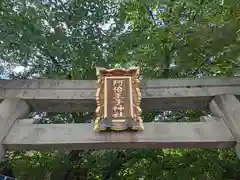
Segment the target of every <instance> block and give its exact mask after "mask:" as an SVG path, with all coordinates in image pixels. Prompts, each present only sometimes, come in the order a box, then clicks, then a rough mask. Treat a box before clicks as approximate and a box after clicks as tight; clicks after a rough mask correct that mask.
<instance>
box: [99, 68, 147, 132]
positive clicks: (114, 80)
mask: <svg viewBox="0 0 240 180" xmlns="http://www.w3.org/2000/svg"><path fill="white" fill-rule="evenodd" d="M97 75H98V80H97V85H98V87H97V93H96V97H97V98H96V100H97V109H96V116H97V118H96V120H95V127H94V129H95V130H100V131H105V130H108V129H111V130H115V131H121V130H126V129H131V130H143V124H142V119H141V116H140V114H141V108H140V103H141V93H140V90H139V82H140V81H139V79H138V76H139V73H138V69H110V70H108V69H97Z"/></svg>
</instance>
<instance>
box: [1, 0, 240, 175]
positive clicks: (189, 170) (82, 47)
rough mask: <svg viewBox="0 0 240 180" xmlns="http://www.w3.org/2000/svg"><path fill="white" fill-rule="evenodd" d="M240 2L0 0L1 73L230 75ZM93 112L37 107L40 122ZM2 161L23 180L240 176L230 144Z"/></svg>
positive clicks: (148, 117) (181, 117) (32, 155)
mask: <svg viewBox="0 0 240 180" xmlns="http://www.w3.org/2000/svg"><path fill="white" fill-rule="evenodd" d="M239 6H240V4H239V2H238V1H236V0H227V1H226V0H211V1H210V0H158V1H157V0H152V1H146V0H128V1H127V0H125V1H111V0H101V1H98V0H91V1H88V0H86V1H82V0H68V1H65V0H2V1H1V2H0V25H1V29H0V52H1V53H0V59H1V65H0V69H3V68H5V69H6V68H7V67H8V66H9V67H14V66H23V67H25V70H24V71H23V72H20V73H14V72H12V73H10V74H9V78H18V79H28V78H53V79H95V78H96V77H95V67H96V66H103V67H132V66H137V67H139V68H140V72H141V75H142V78H145V79H155V78H175V77H193V78H199V77H202V76H235V75H238V73H239V60H240V59H239V53H240V46H239V45H240V44H239V42H240V39H239V38H240V22H239V20H240V11H239ZM6 66H7V67H6ZM10 69H11V68H10ZM0 74H1V73H0ZM206 113H208V112H203V111H179V112H174V111H161V110H159V111H158V112H144V113H143V117H144V121H152V120H155V119H157V121H196V120H197V119H198V117H199V116H201V115H203V114H206ZM93 115H94V114H93V113H57V114H56V113H47V114H46V113H43V120H42V122H41V123H72V122H75V123H87V122H88V121H89V120H92V119H93ZM6 162H10V163H11V165H12V168H13V170H14V174H15V176H16V177H17V178H18V179H23V180H33V179H36V180H37V179H39V180H43V179H46V180H47V179H48V180H50V179H51V180H61V179H62V180H69V179H90V180H91V179H92V180H97V179H101V180H117V179H119V180H121V179H124V180H135V179H139V180H140V179H141V180H142V179H149V180H151V179H153V180H155V179H156V180H157V179H161V180H164V179H166V180H171V179H174V180H175V179H176V180H178V179H179V180H182V179H184V180H185V179H186V180H188V179H189V180H203V179H204V180H234V179H240V172H239V171H240V169H239V167H240V166H239V165H240V164H239V162H238V161H237V158H236V156H235V152H234V151H232V150H229V149H225V150H219V149H214V150H206V149H155V150H152V149H143V150H139V149H131V150H102V151H94V150H89V151H64V152H58V151H52V152H48V153H43V152H35V151H30V152H25V151H24V152H8V154H7V155H6Z"/></svg>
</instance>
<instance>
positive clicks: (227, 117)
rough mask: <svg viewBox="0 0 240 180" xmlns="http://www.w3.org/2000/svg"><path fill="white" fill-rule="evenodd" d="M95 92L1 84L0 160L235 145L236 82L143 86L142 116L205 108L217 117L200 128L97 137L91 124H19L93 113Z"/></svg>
mask: <svg viewBox="0 0 240 180" xmlns="http://www.w3.org/2000/svg"><path fill="white" fill-rule="evenodd" d="M95 88H96V87H95V81H81V80H80V81H68V80H45V79H41V80H1V81H0V100H2V102H1V104H0V142H1V144H0V159H1V158H2V156H3V154H4V150H5V149H36V150H44V149H52V148H56V149H65V148H68V149H86V148H88V149H104V148H148V147H149V148H167V147H185V148H192V147H202V148H204V147H206V148H226V147H234V146H235V145H236V143H238V142H239V137H240V136H239V133H240V129H239V128H240V126H239V120H238V118H239V117H240V104H239V100H238V98H239V97H240V78H225V79H221V78H203V79H195V80H194V79H171V80H164V79H161V80H149V81H142V84H141V91H142V95H143V102H142V109H143V110H145V111H148V110H158V109H161V110H175V109H207V108H209V109H210V110H211V111H212V112H213V114H214V115H215V116H216V118H213V117H202V118H201V120H203V121H200V122H194V123H190V122H189V123H145V124H144V126H145V130H144V131H143V132H135V133H134V132H121V133H119V132H118V133H117V132H104V133H98V132H93V130H92V129H93V124H28V123H25V122H27V121H28V120H24V121H21V119H24V118H25V117H26V115H27V114H28V113H29V112H30V110H31V111H47V112H79V111H80V112H86V111H88V112H93V111H94V110H95V108H96V105H95V93H96V92H95V91H96V89H95ZM29 121H31V120H29ZM237 146H238V145H237Z"/></svg>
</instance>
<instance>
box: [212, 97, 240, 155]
mask: <svg viewBox="0 0 240 180" xmlns="http://www.w3.org/2000/svg"><path fill="white" fill-rule="evenodd" d="M209 108H210V110H211V112H212V113H213V114H214V115H215V116H217V117H220V118H221V119H223V120H224V122H225V123H226V125H227V126H228V128H229V130H230V131H231V133H232V135H233V136H234V137H235V140H236V142H237V144H236V147H235V148H236V153H237V156H238V158H239V159H240V148H239V147H240V102H239V100H238V99H237V98H236V96H235V95H232V94H224V95H218V96H216V97H215V98H213V100H212V101H211V102H210V104H209Z"/></svg>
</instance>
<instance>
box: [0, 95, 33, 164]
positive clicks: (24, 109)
mask: <svg viewBox="0 0 240 180" xmlns="http://www.w3.org/2000/svg"><path fill="white" fill-rule="evenodd" d="M29 112H30V107H29V106H28V104H27V103H26V102H25V101H24V100H22V99H18V98H7V99H5V100H3V101H2V102H1V103H0V142H1V143H0V162H1V161H2V158H3V156H4V153H5V150H4V147H3V145H2V141H3V139H4V138H5V137H6V135H7V134H8V132H9V131H10V129H11V128H12V126H13V124H14V123H15V121H16V120H17V119H20V118H24V117H26V116H27V115H28V114H29Z"/></svg>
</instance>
